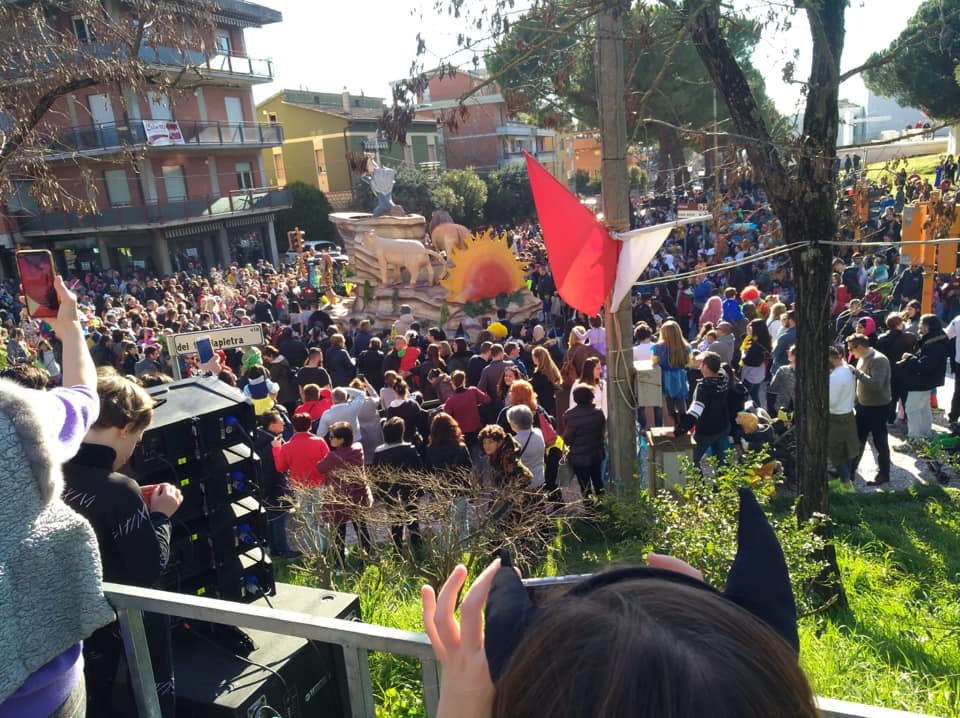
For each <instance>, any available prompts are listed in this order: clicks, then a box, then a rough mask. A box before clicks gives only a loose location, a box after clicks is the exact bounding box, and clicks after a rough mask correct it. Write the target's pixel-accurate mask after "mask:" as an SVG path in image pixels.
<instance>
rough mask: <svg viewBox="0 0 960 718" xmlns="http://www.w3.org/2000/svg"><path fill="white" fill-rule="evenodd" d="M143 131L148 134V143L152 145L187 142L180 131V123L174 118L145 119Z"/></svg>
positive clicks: (183, 143) (182, 143)
mask: <svg viewBox="0 0 960 718" xmlns="http://www.w3.org/2000/svg"><path fill="white" fill-rule="evenodd" d="M143 131H144V132H145V133H146V136H147V144H148V145H150V146H152V147H164V146H167V145H185V144H186V142H184V140H183V133H182V132H180V123H179V122H175V121H173V120H143Z"/></svg>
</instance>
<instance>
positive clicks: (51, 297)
mask: <svg viewBox="0 0 960 718" xmlns="http://www.w3.org/2000/svg"><path fill="white" fill-rule="evenodd" d="M17 270H18V271H19V272H20V284H21V286H22V287H23V296H24V297H25V298H26V302H27V314H29V315H30V316H31V317H33V318H37V319H49V318H51V317H55V316H57V312H58V311H59V310H60V300H59V298H57V290H56V288H55V287H54V286H53V278H54V277H55V276H56V270H55V269H54V267H53V255H52V254H50V252H48V251H47V250H45V249H29V250H24V251H22V252H17Z"/></svg>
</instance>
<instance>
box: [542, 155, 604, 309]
mask: <svg viewBox="0 0 960 718" xmlns="http://www.w3.org/2000/svg"><path fill="white" fill-rule="evenodd" d="M523 154H524V157H526V159H527V173H528V174H529V175H530V187H531V188H532V189H533V201H534V202H535V203H536V205H537V215H538V216H539V218H540V229H541V230H542V232H543V243H544V246H545V247H546V248H547V260H548V261H549V263H550V271H551V272H552V273H553V280H554V282H555V283H556V285H557V292H558V293H559V294H560V298H561V299H563V301H565V302H566V303H567V304H569V305H570V306H571V307H573V308H575V309H578V310H580V311H581V312H583V313H584V314H587V315H589V316H592V315H594V314H596V313H597V312H599V311H600V307H601V306H602V305H603V304H604V303H605V302H606V301H607V299H608V298H609V297H610V291H611V290H612V289H613V284H614V282H615V281H616V277H617V258H618V256H619V253H620V243H619V242H617V241H616V240H614V239H613V238H611V237H610V233H609V232H607V228H606V227H604V226H603V225H602V224H600V222H598V221H597V217H596V215H594V213H593V212H591V211H590V210H589V209H588V208H587V207H585V206H584V205H582V204H581V203H580V200H578V199H577V198H576V196H574V195H572V194H570V191H569V190H568V189H567V188H566V187H564V186H563V185H562V184H560V182H558V181H557V180H556V178H554V177H553V175H551V174H550V173H549V172H547V170H546V169H544V167H543V165H541V164H540V163H539V162H537V160H536V159H534V158H533V157H531V156H530V155H529V154H528V153H527V152H526V151H524V153H523Z"/></svg>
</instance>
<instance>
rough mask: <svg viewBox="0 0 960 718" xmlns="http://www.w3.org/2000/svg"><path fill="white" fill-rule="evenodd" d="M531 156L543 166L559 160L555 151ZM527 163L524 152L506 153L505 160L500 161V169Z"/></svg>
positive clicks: (504, 154)
mask: <svg viewBox="0 0 960 718" xmlns="http://www.w3.org/2000/svg"><path fill="white" fill-rule="evenodd" d="M531 154H532V155H533V158H534V159H535V160H537V161H538V162H539V163H540V164H542V165H545V164H549V163H550V162H554V161H556V159H557V155H556V153H555V152H554V151H553V150H550V151H543V152H537V153H536V154H533V153H531ZM525 163H526V159H525V158H524V156H523V153H522V152H504V153H503V159H501V160H500V167H501V168H502V167H510V166H511V165H522V164H525Z"/></svg>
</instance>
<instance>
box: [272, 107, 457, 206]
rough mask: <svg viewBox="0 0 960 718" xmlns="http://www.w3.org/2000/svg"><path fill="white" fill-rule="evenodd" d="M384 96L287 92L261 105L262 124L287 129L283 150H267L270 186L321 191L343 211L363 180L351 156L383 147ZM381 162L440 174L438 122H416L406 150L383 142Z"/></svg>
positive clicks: (277, 148)
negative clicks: (380, 126) (379, 133)
mask: <svg viewBox="0 0 960 718" xmlns="http://www.w3.org/2000/svg"><path fill="white" fill-rule="evenodd" d="M383 110H384V100H383V98H382V97H366V96H363V95H360V96H355V95H351V94H350V93H349V92H347V91H346V90H344V91H343V92H342V93H341V94H336V93H329V92H312V91H310V90H281V91H280V92H277V93H276V94H274V95H272V96H270V97H268V98H267V99H266V100H263V101H262V102H260V103H259V104H258V105H257V115H258V117H259V118H260V120H261V121H263V122H266V123H271V124H274V123H276V124H281V125H283V128H284V141H283V145H282V146H280V147H273V148H269V149H265V150H264V151H263V155H264V164H265V165H266V173H267V177H268V180H269V182H270V184H276V185H277V186H280V187H283V186H286V185H287V184H288V183H290V182H305V183H307V184H309V185H313V186H315V187H317V188H318V189H320V191H322V192H323V193H324V194H326V195H327V197H328V199H329V200H330V202H331V204H333V206H334V207H335V208H337V209H341V208H344V207H346V205H347V204H349V202H350V198H351V191H352V188H353V186H354V184H355V183H356V181H357V179H358V175H357V173H356V172H353V171H351V169H350V166H349V164H348V162H347V153H348V152H353V153H357V154H360V153H363V152H364V151H368V152H372V151H374V150H375V149H376V146H377V142H378V140H377V122H378V120H379V119H380V117H381V116H382V115H383ZM379 149H380V157H381V163H382V164H383V165H385V166H389V167H396V166H397V165H399V164H401V163H407V164H414V165H417V166H418V167H421V168H422V169H426V170H432V171H436V170H437V169H439V164H438V163H439V156H438V151H437V123H436V121H435V120H433V119H432V118H429V119H415V120H414V121H413V123H412V125H411V127H410V129H409V131H408V132H407V144H406V145H405V146H401V145H396V144H395V145H393V146H387V145H386V143H385V142H383V141H382V140H381V141H380V147H379Z"/></svg>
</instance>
